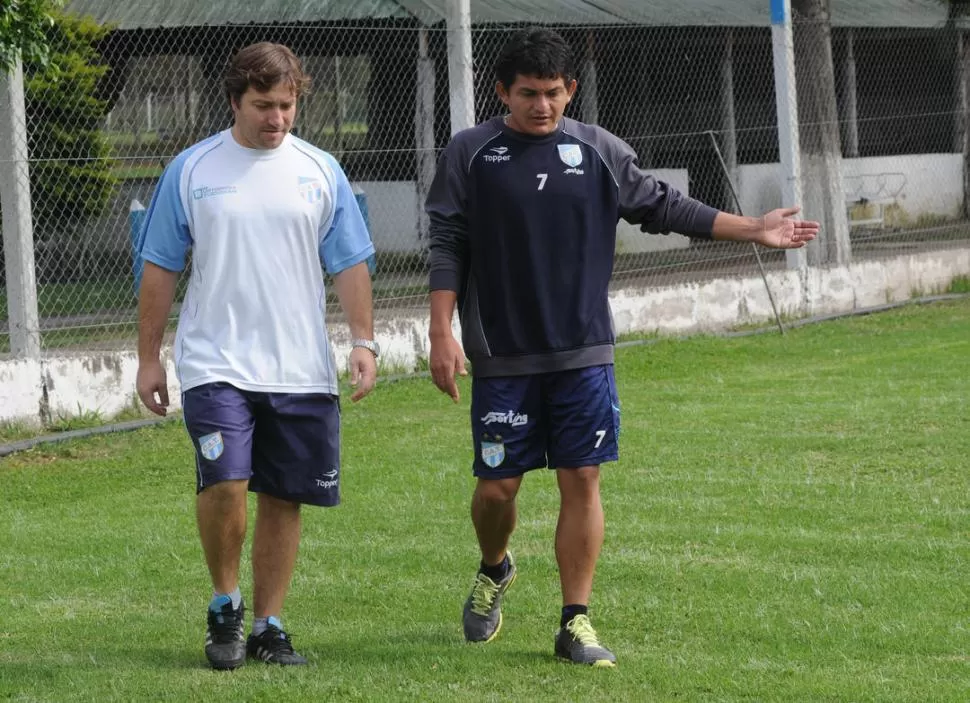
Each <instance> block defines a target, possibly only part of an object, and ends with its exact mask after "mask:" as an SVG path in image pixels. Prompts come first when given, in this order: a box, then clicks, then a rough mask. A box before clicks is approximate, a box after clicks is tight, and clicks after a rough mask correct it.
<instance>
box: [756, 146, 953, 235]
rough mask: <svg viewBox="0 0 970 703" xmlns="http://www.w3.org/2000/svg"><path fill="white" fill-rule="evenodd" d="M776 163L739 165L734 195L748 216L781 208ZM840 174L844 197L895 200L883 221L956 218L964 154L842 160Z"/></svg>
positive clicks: (809, 214)
mask: <svg viewBox="0 0 970 703" xmlns="http://www.w3.org/2000/svg"><path fill="white" fill-rule="evenodd" d="M780 168H781V167H780V166H779V164H747V165H744V166H739V167H738V198H739V199H740V200H741V207H742V209H743V210H744V213H745V214H746V215H760V214H762V213H765V212H768V211H769V210H772V209H774V208H776V207H781V185H780V184H781V180H780V171H779V169H780ZM842 176H843V179H844V181H845V189H846V191H847V193H846V195H847V198H848V199H850V200H856V199H857V197H865V198H866V199H868V200H883V199H885V200H891V201H893V202H894V203H895V205H896V208H895V210H894V211H893V212H892V213H891V218H892V219H891V220H890V221H889V222H887V224H897V225H908V224H918V223H919V222H920V218H921V217H923V218H924V219H925V218H926V217H927V216H931V217H933V216H935V217H944V218H948V219H949V218H956V217H959V216H960V211H961V208H962V207H963V155H962V154H911V155H905V156H876V157H869V158H861V159H842ZM855 214H856V213H853V216H855ZM805 216H806V217H811V216H812V215H811V213H805ZM856 219H858V217H856ZM887 219H889V218H887Z"/></svg>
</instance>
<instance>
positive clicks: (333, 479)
mask: <svg viewBox="0 0 970 703" xmlns="http://www.w3.org/2000/svg"><path fill="white" fill-rule="evenodd" d="M338 473H339V471H337V469H330V471H327V472H325V473H323V474H321V476H323V478H318V479H317V480H316V481H317V487H318V488H335V487H336V486H337V485H338V484H339V483H340V479H339V478H337V474H338Z"/></svg>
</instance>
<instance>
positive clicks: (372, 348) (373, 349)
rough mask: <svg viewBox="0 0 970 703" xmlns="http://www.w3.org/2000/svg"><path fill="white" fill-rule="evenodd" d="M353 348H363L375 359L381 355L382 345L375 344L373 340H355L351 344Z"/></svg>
mask: <svg viewBox="0 0 970 703" xmlns="http://www.w3.org/2000/svg"><path fill="white" fill-rule="evenodd" d="M350 345H351V346H352V347H363V348H364V349H366V350H367V351H369V352H370V353H371V354H373V355H374V356H375V357H378V356H380V355H381V345H379V344H378V343H377V342H375V341H374V340H373V339H355V340H354V341H353V342H351V343H350Z"/></svg>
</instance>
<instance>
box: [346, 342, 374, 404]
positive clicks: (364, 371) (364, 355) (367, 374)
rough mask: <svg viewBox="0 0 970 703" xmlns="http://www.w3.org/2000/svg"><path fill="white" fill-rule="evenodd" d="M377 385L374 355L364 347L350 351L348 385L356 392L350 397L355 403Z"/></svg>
mask: <svg viewBox="0 0 970 703" xmlns="http://www.w3.org/2000/svg"><path fill="white" fill-rule="evenodd" d="M376 383H377V359H376V358H375V357H374V353H373V352H372V351H370V350H369V349H365V348H364V347H354V348H353V349H351V350H350V385H351V386H353V387H354V388H355V389H356V390H355V391H354V394H353V395H351V396H350V399H351V401H353V402H355V403H356V402H357V401H358V400H360V399H361V398H363V397H364V396H365V395H367V394H368V393H370V392H371V390H373V388H374V385H375V384H376Z"/></svg>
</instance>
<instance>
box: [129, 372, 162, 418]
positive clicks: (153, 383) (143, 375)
mask: <svg viewBox="0 0 970 703" xmlns="http://www.w3.org/2000/svg"><path fill="white" fill-rule="evenodd" d="M135 388H136V389H137V390H138V397H139V398H141V402H143V403H144V404H145V407H146V408H148V409H149V410H151V411H152V412H153V413H155V414H156V415H163V416H164V415H166V414H168V382H167V380H166V376H165V367H164V366H162V363H161V362H160V361H150V362H142V363H140V364H138V376H137V378H136V380H135ZM156 395H157V396H158V397H157V399H156Z"/></svg>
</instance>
